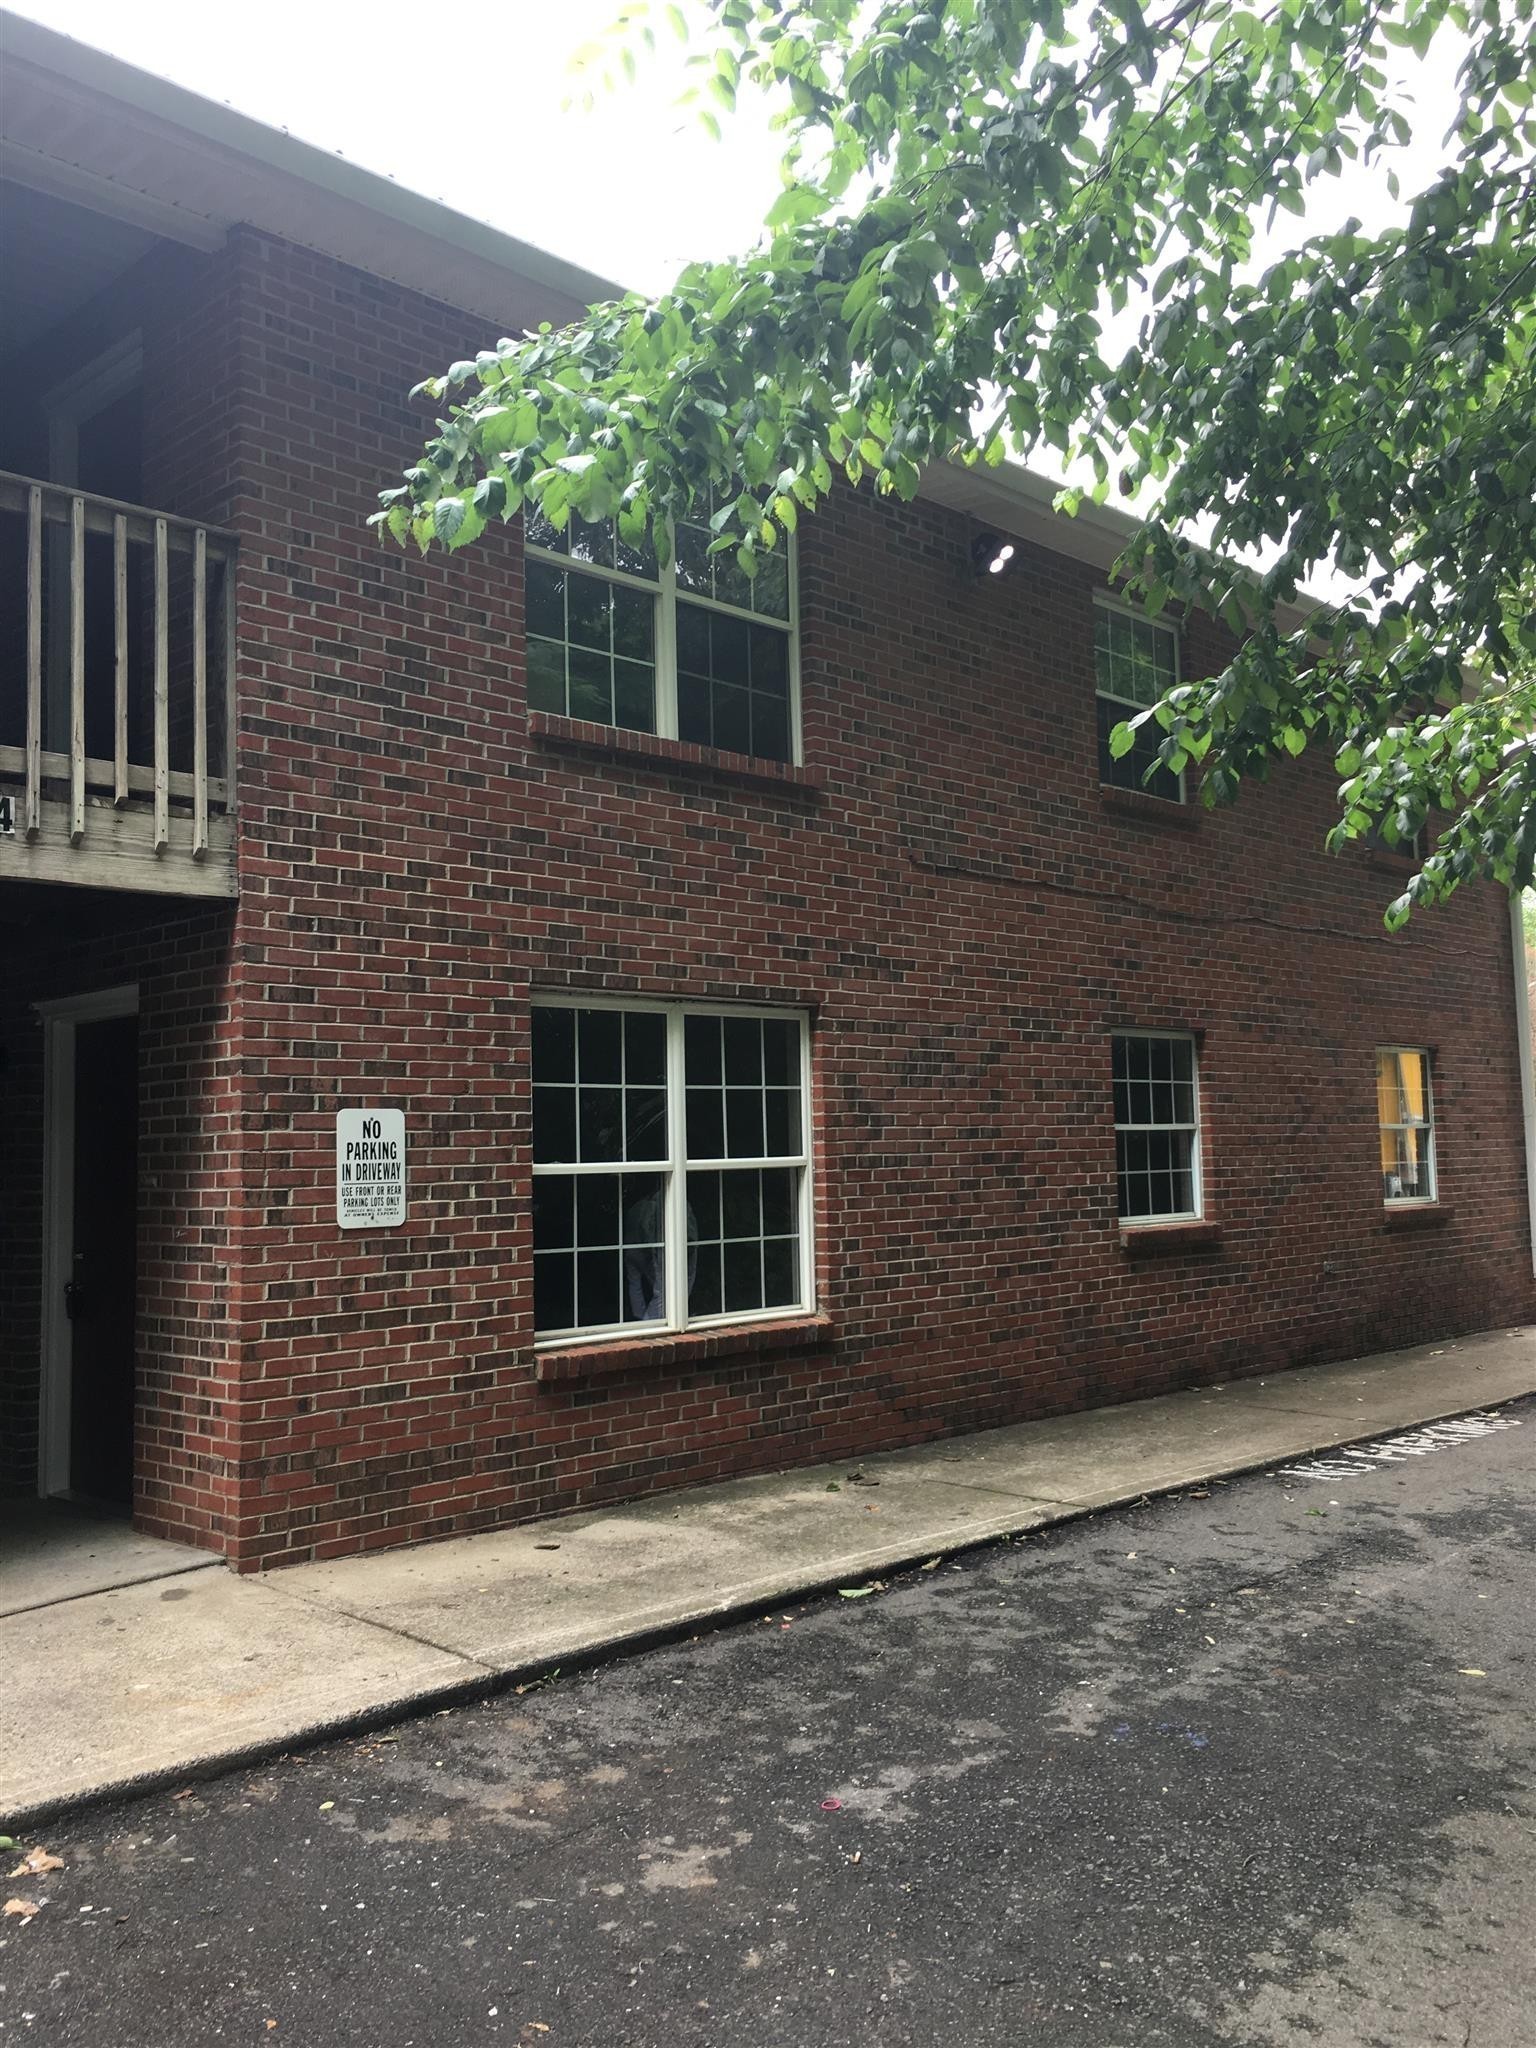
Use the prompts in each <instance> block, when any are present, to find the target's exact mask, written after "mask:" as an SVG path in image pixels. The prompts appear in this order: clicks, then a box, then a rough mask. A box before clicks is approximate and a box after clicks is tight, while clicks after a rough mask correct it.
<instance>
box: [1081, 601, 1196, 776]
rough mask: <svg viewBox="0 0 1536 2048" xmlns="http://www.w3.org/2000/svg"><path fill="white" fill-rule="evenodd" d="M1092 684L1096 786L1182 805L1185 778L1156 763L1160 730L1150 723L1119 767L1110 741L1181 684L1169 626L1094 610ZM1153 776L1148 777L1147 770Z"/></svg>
mask: <svg viewBox="0 0 1536 2048" xmlns="http://www.w3.org/2000/svg"><path fill="white" fill-rule="evenodd" d="M1093 658H1094V683H1095V688H1096V690H1097V693H1098V695H1097V709H1098V721H1099V780H1100V782H1106V783H1108V784H1110V786H1111V787H1112V788H1115V789H1139V790H1140V791H1142V793H1143V794H1144V795H1147V796H1157V797H1162V798H1164V799H1165V800H1166V801H1167V802H1168V803H1174V804H1180V803H1182V802H1183V801H1184V778H1183V776H1182V775H1175V774H1173V773H1172V772H1171V771H1170V770H1169V769H1168V768H1166V767H1164V766H1163V764H1162V762H1160V761H1159V760H1158V758H1157V750H1158V748H1159V746H1161V744H1162V739H1163V732H1162V727H1161V726H1159V725H1157V724H1155V723H1151V724H1148V725H1145V726H1143V727H1142V728H1141V730H1140V731H1139V732H1138V733H1137V735H1136V744H1135V746H1133V747H1132V749H1131V751H1130V752H1129V753H1128V754H1122V755H1121V756H1120V758H1119V760H1118V761H1117V760H1116V759H1115V757H1114V755H1113V754H1112V753H1111V752H1110V748H1109V736H1110V734H1111V733H1112V732H1113V731H1114V729H1115V727H1116V726H1117V725H1123V724H1124V723H1125V721H1126V720H1127V719H1128V718H1130V717H1132V716H1133V715H1134V714H1135V713H1136V712H1137V711H1145V710H1146V709H1147V708H1148V707H1149V706H1150V705H1153V704H1155V703H1156V702H1157V701H1158V699H1159V698H1160V697H1162V696H1164V695H1165V694H1166V693H1167V692H1168V691H1169V690H1171V689H1172V688H1173V687H1174V685H1175V684H1176V683H1177V682H1178V680H1179V636H1178V633H1177V631H1176V630H1175V629H1174V628H1173V627H1172V626H1165V625H1163V624H1161V623H1160V622H1159V621H1158V620H1156V619H1146V618H1141V617H1139V616H1138V614H1137V613H1135V612H1131V611H1127V610H1126V609H1125V608H1124V607H1123V606H1121V605H1117V604H1111V603H1109V602H1108V601H1106V600H1104V599H1100V600H1099V601H1098V603H1096V604H1095V606H1094V608H1093ZM1149 769H1150V770H1151V774H1150V776H1149V775H1148V772H1147V771H1148V770H1149Z"/></svg>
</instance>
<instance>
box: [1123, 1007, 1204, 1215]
mask: <svg viewBox="0 0 1536 2048" xmlns="http://www.w3.org/2000/svg"><path fill="white" fill-rule="evenodd" d="M1110 1064H1111V1075H1112V1084H1113V1092H1114V1110H1115V1178H1116V1194H1117V1200H1118V1206H1119V1214H1120V1216H1121V1217H1122V1219H1124V1220H1127V1221H1147V1220H1151V1219H1168V1218H1172V1217H1194V1216H1198V1215H1199V1213H1200V1179H1199V1175H1200V1147H1199V1139H1200V1121H1199V1092H1198V1086H1197V1081H1196V1073H1195V1047H1194V1041H1193V1040H1192V1039H1189V1038H1172V1037H1136V1038H1133V1037H1129V1036H1127V1037H1116V1038H1114V1039H1113V1040H1112V1041H1111V1060H1110Z"/></svg>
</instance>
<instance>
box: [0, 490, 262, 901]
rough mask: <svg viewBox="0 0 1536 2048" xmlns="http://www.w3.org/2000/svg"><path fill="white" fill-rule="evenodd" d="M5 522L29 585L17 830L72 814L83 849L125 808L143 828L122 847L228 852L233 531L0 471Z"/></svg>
mask: <svg viewBox="0 0 1536 2048" xmlns="http://www.w3.org/2000/svg"><path fill="white" fill-rule="evenodd" d="M0 526H3V527H4V528H6V529H9V531H8V532H6V533H5V535H4V549H5V553H4V559H5V563H6V572H7V573H6V582H7V583H12V579H13V577H15V578H16V579H17V580H18V581H19V583H20V586H21V587H20V589H19V590H17V589H15V587H14V585H13V588H12V589H11V590H10V591H5V592H0V646H3V648H4V649H5V652H6V657H7V658H6V659H5V660H4V661H3V663H0V667H4V668H8V669H9V670H10V673H9V675H6V674H3V673H0V791H4V792H8V793H9V794H10V796H11V800H12V811H13V815H14V825H15V829H16V836H17V837H18V838H22V837H24V838H25V839H26V840H27V841H31V842H37V841H39V840H40V839H45V838H49V837H50V836H56V835H55V834H53V833H51V830H50V827H51V826H52V825H54V824H56V823H62V825H63V828H64V837H65V838H67V844H68V846H69V847H71V848H81V847H85V846H89V845H90V844H91V841H92V839H93V837H98V838H102V837H106V836H110V835H108V834H107V831H106V828H107V826H108V825H109V823H110V822H111V821H112V819H113V817H114V814H119V815H120V814H125V813H128V814H139V815H138V816H137V817H136V819H135V829H134V830H132V831H130V832H126V833H124V832H122V831H119V832H118V833H117V834H116V836H115V837H114V838H113V840H112V843H114V844H116V845H121V846H124V847H130V846H131V847H132V849H133V850H134V852H135V854H136V855H138V856H142V855H143V853H145V852H148V853H151V854H152V855H153V856H154V857H155V858H156V859H157V860H160V859H162V857H164V856H166V855H167V854H168V853H171V854H178V853H179V854H184V853H186V852H190V854H191V856H192V859H193V860H194V861H198V862H202V861H204V860H205V859H207V857H208V856H209V854H210V852H211V851H212V852H213V853H215V854H217V853H219V852H220V851H223V850H227V849H228V847H229V845H230V838H229V834H228V831H227V828H226V829H225V830H222V831H221V832H219V833H218V834H217V835H216V836H217V839H218V841H219V844H217V845H215V844H214V842H213V840H212V839H211V838H210V818H213V819H215V820H217V819H218V818H220V817H221V815H222V816H227V814H228V812H229V811H231V810H232V809H233V793H234V732H235V717H234V687H235V607H234V563H235V554H236V541H235V536H234V535H233V534H229V533H226V532H224V531H222V530H221V529H219V528H217V527H212V526H207V525H200V524H198V523H197V522H196V521H193V520H189V519H180V518H176V517H173V516H172V515H170V514H169V513H163V512H156V511H153V510H149V509H146V508H145V507H142V506H138V505H128V504H121V503H118V502H117V501H115V500H113V499H110V498H103V497H99V496H95V495H93V494H91V493H89V492H85V491H76V490H70V489H66V488H64V487H63V486H61V485H57V484H48V483H42V482H38V481H36V480H34V479H31V478H28V477H20V476H13V475H11V474H9V473H8V472H4V471H0ZM18 529H20V530H18ZM16 657H19V662H18V661H17V660H16V659H15V658H16ZM18 666H19V668H20V675H19V676H18V675H17V668H18ZM215 771H216V772H215ZM61 809H62V812H63V817H62V820H59V819H57V817H56V814H57V813H58V811H60V810H61ZM173 820H175V821H177V823H176V830H175V833H174V834H173ZM188 827H190V831H188ZM98 828H99V830H98ZM7 865H8V866H9V865H13V864H7ZM56 867H57V862H55V863H54V868H56ZM38 871H39V872H41V869H39V870H38ZM49 872H50V878H57V877H56V875H55V874H54V871H53V869H52V868H51V869H50V870H49ZM80 879H82V880H84V879H86V877H85V875H84V874H83V873H82V874H81V876H80ZM91 879H100V878H99V877H97V876H93V877H92V878H91ZM143 885H144V884H143V883H142V880H141V881H140V882H138V883H134V882H130V881H127V880H126V879H125V881H124V886H143ZM165 886H170V884H169V883H167V884H165Z"/></svg>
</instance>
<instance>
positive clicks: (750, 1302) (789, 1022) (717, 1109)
mask: <svg viewBox="0 0 1536 2048" xmlns="http://www.w3.org/2000/svg"><path fill="white" fill-rule="evenodd" d="M808 1061H809V1028H808V1022H807V1019H806V1018H805V1017H804V1016H803V1015H801V1014H799V1013H798V1012H789V1013H786V1012H785V1011H782V1010H780V1011H762V1010H754V1011H747V1010H739V1009H738V1010H727V1009H712V1008H703V1007H697V1006H694V1005H691V1004H689V1005H682V1004H670V1003H668V1004H663V1003H630V1002H618V1001H614V1002H607V1001H598V1000H594V999H591V998H582V999H580V1000H559V999H555V998H549V999H544V998H541V999H538V1000H537V1001H536V1003H535V1007H534V1012H533V1176H534V1178H533V1268H534V1326H535V1331H536V1334H537V1336H538V1337H539V1338H540V1339H541V1340H548V1339H557V1338H571V1337H594V1336H602V1335H606V1334H611V1333H623V1332H626V1331H627V1332H628V1333H629V1334H631V1335H635V1334H641V1332H640V1331H639V1330H637V1329H636V1328H635V1326H636V1325H640V1326H643V1329H644V1333H646V1334H649V1333H651V1332H657V1331H661V1330H684V1329H693V1328H696V1327H699V1326H708V1325H710V1324H719V1323H735V1322H743V1321H750V1320H752V1319H753V1318H754V1317H764V1316H770V1315H783V1314H785V1313H786V1312H791V1313H793V1312H796V1311H800V1310H807V1309H809V1308H810V1306H811V1286H812V1281H811V1272H812V1265H811V1244H810V1234H811V1204H810V1153H809V1137H808V1131H807V1123H808V1107H807V1105H808V1102H809V1068H808Z"/></svg>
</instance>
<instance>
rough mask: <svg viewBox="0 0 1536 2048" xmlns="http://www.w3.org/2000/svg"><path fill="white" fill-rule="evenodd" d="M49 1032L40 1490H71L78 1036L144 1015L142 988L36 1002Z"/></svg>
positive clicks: (44, 1493)
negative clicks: (70, 1311) (67, 1305)
mask: <svg viewBox="0 0 1536 2048" xmlns="http://www.w3.org/2000/svg"><path fill="white" fill-rule="evenodd" d="M32 1007H33V1009H34V1010H35V1011H36V1012H37V1015H38V1017H39V1019H40V1020H41V1022H42V1027H43V1300H42V1347H41V1366H42V1373H41V1382H40V1386H39V1396H38V1421H39V1428H38V1442H37V1490H38V1492H39V1493H40V1494H41V1495H42V1496H43V1498H44V1499H45V1500H46V1499H49V1498H50V1497H51V1496H53V1495H55V1494H62V1493H67V1492H68V1491H69V1441H70V1436H69V1433H70V1419H71V1418H70V1401H71V1393H72V1387H71V1371H70V1368H71V1364H72V1362H73V1354H72V1347H71V1344H70V1324H69V1317H68V1316H67V1315H66V1314H65V1312H64V1284H65V1282H66V1281H67V1280H68V1278H69V1276H70V1271H71V1268H72V1264H73V1260H74V1249H75V1246H74V1235H75V1030H76V1027H77V1026H78V1025H81V1024H96V1023H99V1022H101V1021H102V1020H103V1019H104V1018H108V1017H136V1016H137V1015H138V1014H139V986H138V983H137V982H126V983H123V984H121V985H120V986H118V987H116V988H104V989H97V990H95V991H94V992H93V993H92V994H90V995H84V996H60V997H57V998H55V999H54V1000H52V1001H50V1002H44V1003H34V1004H33V1005H32Z"/></svg>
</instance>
